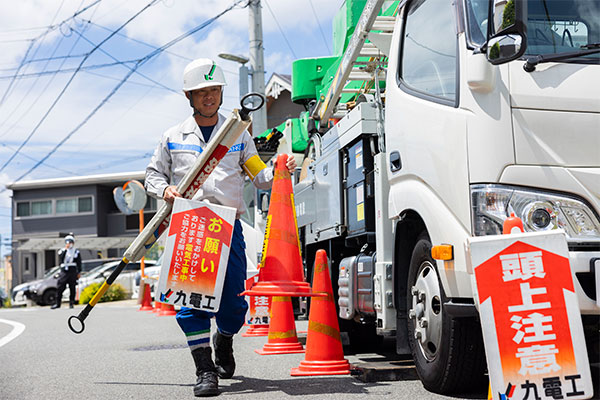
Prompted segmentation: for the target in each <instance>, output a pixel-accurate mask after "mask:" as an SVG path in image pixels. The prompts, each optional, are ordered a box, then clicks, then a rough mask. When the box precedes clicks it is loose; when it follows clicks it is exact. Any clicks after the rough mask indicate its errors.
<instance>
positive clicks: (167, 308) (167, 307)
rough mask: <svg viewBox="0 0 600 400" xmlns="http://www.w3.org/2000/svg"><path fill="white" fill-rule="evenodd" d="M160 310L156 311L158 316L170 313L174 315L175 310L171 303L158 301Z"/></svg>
mask: <svg viewBox="0 0 600 400" xmlns="http://www.w3.org/2000/svg"><path fill="white" fill-rule="evenodd" d="M160 304H161V306H160V311H159V312H158V316H159V317H168V316H170V315H175V314H177V312H176V311H175V307H173V305H172V304H166V303H160Z"/></svg>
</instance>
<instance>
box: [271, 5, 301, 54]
mask: <svg viewBox="0 0 600 400" xmlns="http://www.w3.org/2000/svg"><path fill="white" fill-rule="evenodd" d="M265 4H266V5H267V8H268V9H269V12H270V13H271V16H272V17H273V20H275V23H276V24H277V28H279V32H280V33H281V36H283V39H284V40H285V42H286V43H287V46H288V48H289V49H290V51H291V52H292V54H293V55H294V58H298V56H297V55H296V53H295V52H294V49H292V45H290V42H289V41H288V39H287V36H285V33H283V29H281V25H279V21H278V20H277V17H276V16H275V14H274V13H273V10H271V6H270V5H269V2H268V1H267V0H265Z"/></svg>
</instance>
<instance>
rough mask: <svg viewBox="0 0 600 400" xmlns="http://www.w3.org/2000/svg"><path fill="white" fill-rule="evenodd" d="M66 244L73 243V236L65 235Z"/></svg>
mask: <svg viewBox="0 0 600 400" xmlns="http://www.w3.org/2000/svg"><path fill="white" fill-rule="evenodd" d="M66 242H72V243H75V238H74V237H73V235H67V236H65V243H66Z"/></svg>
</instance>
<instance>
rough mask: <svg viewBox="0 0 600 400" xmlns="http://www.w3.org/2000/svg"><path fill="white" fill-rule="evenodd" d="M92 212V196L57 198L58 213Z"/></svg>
mask: <svg viewBox="0 0 600 400" xmlns="http://www.w3.org/2000/svg"><path fill="white" fill-rule="evenodd" d="M88 212H92V196H85V197H70V198H66V199H57V200H56V213H57V214H77V213H88Z"/></svg>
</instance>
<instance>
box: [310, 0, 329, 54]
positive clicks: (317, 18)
mask: <svg viewBox="0 0 600 400" xmlns="http://www.w3.org/2000/svg"><path fill="white" fill-rule="evenodd" d="M308 2H309V4H310V8H311V9H312V12H313V15H314V16H315V21H317V26H318V27H319V31H320V32H321V37H322V38H323V43H324V44H325V47H327V52H328V54H331V49H330V48H329V43H328V42H327V39H326V38H325V33H324V32H323V28H321V22H319V17H318V16H317V12H316V11H315V6H313V2H312V0H308Z"/></svg>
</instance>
